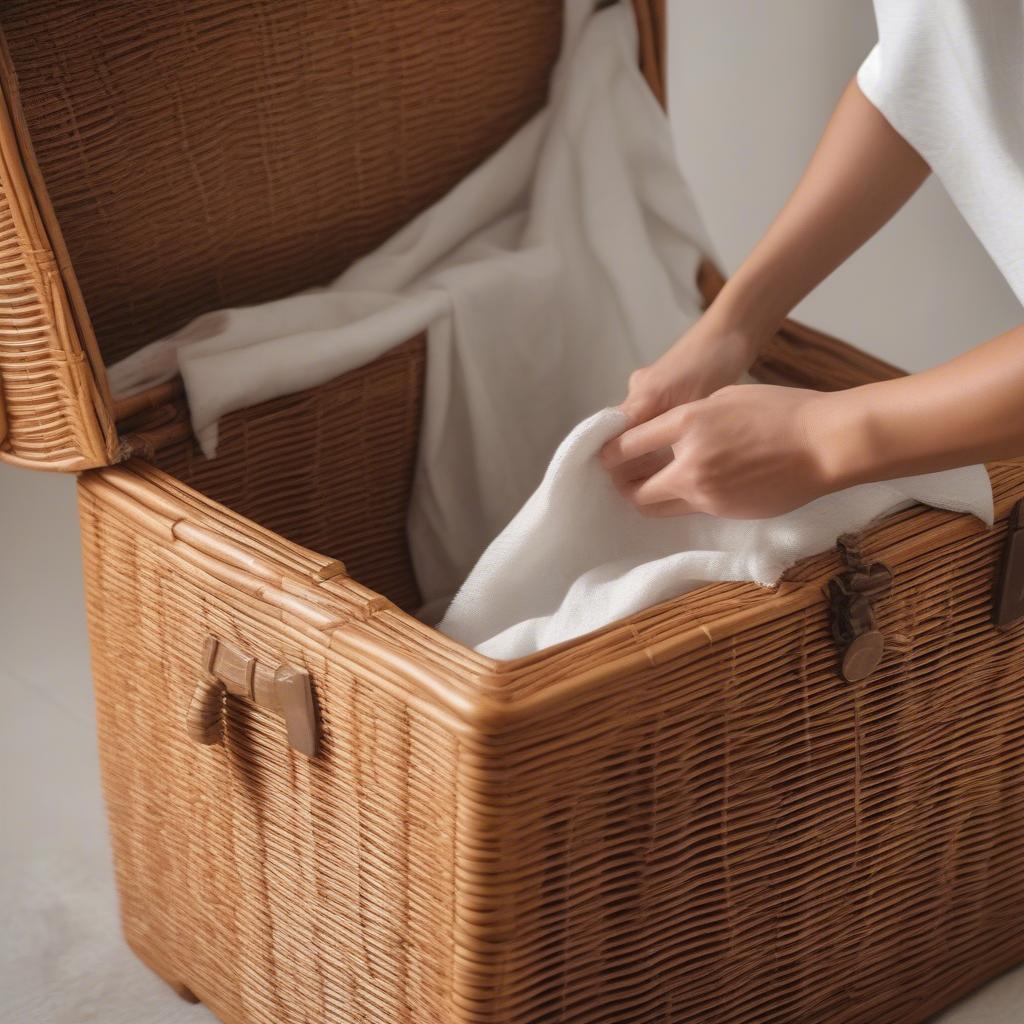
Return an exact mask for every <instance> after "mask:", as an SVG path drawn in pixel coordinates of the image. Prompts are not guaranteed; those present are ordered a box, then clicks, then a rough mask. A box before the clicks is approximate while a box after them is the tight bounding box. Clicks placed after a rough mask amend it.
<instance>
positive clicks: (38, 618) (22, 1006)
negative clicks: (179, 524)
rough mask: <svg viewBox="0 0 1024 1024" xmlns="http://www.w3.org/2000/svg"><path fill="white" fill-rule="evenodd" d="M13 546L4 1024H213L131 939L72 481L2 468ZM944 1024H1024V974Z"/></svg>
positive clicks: (3, 615) (3, 627)
mask: <svg viewBox="0 0 1024 1024" xmlns="http://www.w3.org/2000/svg"><path fill="white" fill-rule="evenodd" d="M0 538H2V539H0V651H2V652H3V653H2V659H0V694H2V696H3V715H2V717H0V779H2V780H3V782H2V783H0V822H2V823H3V824H2V831H0V921H2V922H3V924H2V926H0V1024H87V1022H88V1024H92V1022H95V1024H202V1022H209V1021H212V1019H213V1018H212V1017H211V1016H210V1015H209V1013H207V1011H205V1010H204V1009H203V1008H202V1007H195V1006H189V1005H188V1004H186V1003H184V1002H182V1001H180V1000H179V999H178V998H177V996H175V995H174V994H173V993H172V992H171V991H170V990H169V989H167V988H165V987H164V985H163V983H162V982H160V981H158V980H157V979H156V978H155V977H154V976H153V975H152V974H150V973H149V972H148V971H147V970H146V969H145V968H144V967H142V966H141V965H140V964H138V963H137V962H136V961H135V959H134V958H133V956H132V954H131V953H130V952H129V951H128V950H127V949H126V948H125V946H124V944H123V943H122V941H121V939H120V936H119V933H118V925H117V912H116V897H115V893H114V888H113V881H112V878H111V869H110V864H109V859H108V854H107V841H106V831H105V826H104V818H103V808H102V801H101V798H100V792H99V778H98V773H97V768H96V745H95V739H94V735H93V722H92V700H91V692H90V684H89V670H88V651H87V641H86V635H85V624H84V620H83V611H82V592H81V586H82V582H81V570H80V566H79V555H78V536H77V520H76V512H75V507H74V487H73V482H72V481H71V480H68V479H65V478H58V477H51V476H47V475H45V474H30V473H27V472H22V471H15V470H11V469H10V468H8V467H0ZM940 1021H941V1024H1021V1022H1022V1021H1024V969H1021V970H1018V971H1015V972H1013V973H1011V974H1008V975H1006V976H1005V977H1003V978H1002V979H1000V980H999V981H998V982H996V983H995V984H993V985H990V986H989V987H988V988H987V989H985V990H983V991H981V992H979V993H978V994H976V995H975V996H974V997H973V998H971V999H969V1000H968V1001H966V1002H965V1003H963V1004H961V1005H960V1006H958V1007H956V1008H955V1009H953V1010H952V1011H950V1012H948V1013H947V1014H945V1015H943V1016H942V1017H941V1018H940ZM324 1024H327V1022H324Z"/></svg>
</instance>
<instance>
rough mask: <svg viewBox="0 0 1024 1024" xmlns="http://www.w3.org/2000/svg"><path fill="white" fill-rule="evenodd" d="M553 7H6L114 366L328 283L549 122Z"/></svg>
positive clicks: (30, 118)
mask: <svg viewBox="0 0 1024 1024" xmlns="http://www.w3.org/2000/svg"><path fill="white" fill-rule="evenodd" d="M561 5H562V0H531V2H530V3H527V4H509V3H507V2H505V0H447V2H445V3H443V4H417V5H411V4H409V3H408V2H407V0H347V2H345V3H339V2H337V0H289V2H281V0H245V2H239V0H204V2H203V3H201V4H186V5H183V4H181V3H180V2H178V0H150V2H146V3H141V2H139V0H101V2H81V0H71V2H69V3H61V4H52V3H38V2H37V0H7V2H6V3H5V4H4V5H3V15H2V24H3V29H4V34H5V36H6V40H7V46H8V48H9V50H10V53H11V58H12V61H13V65H14V68H15V71H16V73H17V76H18V81H19V83H20V90H21V103H22V107H23V111H24V117H25V120H26V123H27V125H28V128H29V131H30V133H31V137H32V141H33V144H34V148H35V154H36V158H37V159H38V161H39V165H40V167H41V169H42V174H43V177H44V179H45V181H46V185H47V189H48V192H49V195H50V198H51V200H52V202H53V206H54V209H55V211H56V215H57V220H58V221H59V224H60V228H61V230H62V232H63V235H64V239H65V241H66V243H67V247H68V250H69V252H70V255H71V260H72V263H73V265H74V268H75V271H76V273H77V275H78V279H79V282H80V283H81V286H82V291H83V293H84V296H85V301H86V304H87V306H88V309H89V313H90V316H91V318H92V322H93V326H94V328H95V332H96V336H97V338H98V339H99V341H100V346H101V349H102V352H103V355H104V359H105V361H106V362H107V363H110V362H113V361H114V360H116V359H119V358H120V357H122V356H124V355H127V354H128V353H129V352H131V351H133V350H134V349H136V348H138V347H139V346H140V345H142V344H145V343H146V342H148V341H151V340H153V339H154V338H157V337H160V336H161V335H163V334H166V333H168V332H169V331H171V330H174V329H175V328H177V327H179V326H181V325H182V324H184V323H185V322H187V321H188V320H191V319H192V318H193V317H194V316H196V315H198V314H199V313H203V312H206V311H208V310H211V309H219V308H222V307H224V306H231V305H238V304H245V303H251V302H262V301H265V300H267V299H272V298H277V297H280V296H284V295H290V294H292V293H294V292H296V291H299V290H300V289H302V288H306V287H308V286H310V285H313V284H321V283H324V282H326V281H327V280H329V279H330V278H331V277H333V276H334V275H335V274H337V273H339V272H340V271H341V270H343V269H344V268H345V267H346V266H347V265H348V264H349V263H350V262H351V261H352V260H353V259H355V258H356V257H358V256H361V255H363V254H364V253H366V252H368V251H369V250H371V249H373V248H375V247H376V246H377V245H378V244H380V243H381V242H383V241H384V240H385V239H386V238H387V237H388V236H389V235H391V234H392V233H393V232H394V231H395V230H396V229H397V228H399V227H400V226H401V225H403V224H405V223H406V222H407V221H409V220H410V219H411V218H412V217H413V216H414V215H415V214H416V213H418V212H419V211H420V210H422V209H424V208H425V207H426V206H428V205H429V204H430V203H431V202H433V201H434V200H436V199H438V198H439V197H440V196H441V195H442V194H443V193H444V192H446V191H447V190H448V189H449V188H451V187H452V186H453V185H454V184H455V183H456V182H457V181H459V179H460V178H462V177H464V176H465V175H466V174H467V173H468V172H469V171H470V170H471V169H472V168H473V167H475V166H476V165H477V164H478V163H480V161H481V160H482V159H483V158H484V157H485V156H487V155H488V154H489V153H490V152H492V151H493V150H494V149H496V148H497V147H498V146H499V145H500V144H501V143H502V142H504V141H505V140H506V139H507V138H508V137H509V136H510V135H511V134H512V132H513V131H514V130H515V129H516V128H517V127H518V126H519V125H520V124H522V123H523V122H524V121H525V120H526V118H527V117H528V116H529V115H530V114H532V113H534V112H535V111H536V110H537V109H539V108H540V107H541V105H542V104H543V103H544V100H545V97H546V93H547V85H548V77H549V73H550V69H551V66H552V64H553V62H554V59H555V57H556V56H557V52H558V45H559V37H560V32H559V26H560V24H561Z"/></svg>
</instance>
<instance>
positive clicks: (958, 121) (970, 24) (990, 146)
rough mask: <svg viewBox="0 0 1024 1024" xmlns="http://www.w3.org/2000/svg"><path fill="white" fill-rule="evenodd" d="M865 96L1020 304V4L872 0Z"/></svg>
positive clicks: (1023, 265)
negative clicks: (874, 32)
mask: <svg viewBox="0 0 1024 1024" xmlns="http://www.w3.org/2000/svg"><path fill="white" fill-rule="evenodd" d="M875 16H876V20H877V22H878V38H879V41H878V45H877V46H875V48H874V49H873V50H872V51H871V53H870V54H869V55H868V57H867V60H865V61H864V63H863V65H862V66H861V68H860V71H859V72H858V75H857V81H858V84H859V85H860V88H861V91H862V92H863V93H864V94H865V96H867V98H868V99H869V100H870V101H871V102H872V103H873V104H874V105H875V106H876V107H877V108H878V109H879V110H880V111H881V112H882V114H883V115H884V116H885V117H886V119H887V120H888V121H889V122H890V123H891V124H892V126H893V127H894V128H895V129H896V130H897V131H898V132H899V133H900V134H901V135H902V136H903V137H904V138H905V139H906V140H907V141H908V142H909V143H910V144H911V145H912V146H913V147H914V148H915V149H916V150H917V151H918V152H919V153H920V154H921V156H922V157H924V159H925V160H926V161H927V162H928V164H929V165H930V166H931V168H932V170H933V171H934V172H935V175H936V176H937V177H938V178H939V180H940V181H941V182H942V184H943V185H944V186H945V188H946V191H947V192H948V193H949V195H950V197H951V198H952V200H953V202H954V203H955V204H956V206H957V208H958V209H959V210H960V212H961V213H962V214H963V216H964V219H965V220H966V221H967V223H968V224H970V226H971V228H972V229H973V230H974V232H975V234H977V236H978V238H979V239H980V240H981V243H982V245H984V246H985V248H986V249H987V250H988V252H989V255H991V257H992V259H993V260H994V261H995V263H996V265H997V266H998V267H999V269H1000V270H1001V271H1002V273H1003V275H1004V276H1005V277H1006V280H1007V281H1008V282H1009V284H1010V287H1011V288H1013V290H1014V292H1015V293H1016V295H1017V298H1018V299H1020V300H1021V302H1024V2H1022V0H875Z"/></svg>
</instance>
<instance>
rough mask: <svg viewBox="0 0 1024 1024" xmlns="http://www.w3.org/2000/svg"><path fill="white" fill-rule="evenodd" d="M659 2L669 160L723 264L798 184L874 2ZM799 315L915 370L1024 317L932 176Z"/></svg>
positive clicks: (863, 44)
mask: <svg viewBox="0 0 1024 1024" xmlns="http://www.w3.org/2000/svg"><path fill="white" fill-rule="evenodd" d="M667 2H668V8H669V86H670V94H669V106H670V111H671V114H672V120H673V124H674V126H675V130H676V135H677V138H678V144H679V154H680V159H681V161H682V164H683V168H684V170H685V172H686V175H687V178H688V179H689V181H690V183H691V184H692V186H693V188H694V191H695V192H696V195H697V200H698V204H699V206H700V208H701V210H702V211H703V213H704V218H705V223H706V225H707V227H708V231H709V233H710V235H711V238H712V241H713V243H714V244H715V246H716V248H717V250H718V255H719V257H720V260H721V262H722V264H723V265H724V269H726V270H727V271H731V270H734V269H735V268H736V266H737V265H738V264H739V263H740V262H741V261H742V259H743V257H744V256H745V255H746V253H747V252H748V251H749V249H750V248H751V246H752V245H753V244H754V243H755V242H756V241H757V239H758V237H759V236H760V234H761V232H762V231H763V230H764V229H765V228H766V227H767V226H768V224H769V222H770V221H771V219H772V218H773V217H774V215H775V214H776V213H777V212H778V210H779V208H780V207H781V205H782V203H783V202H784V201H785V199H786V197H787V196H788V194H789V192H790V191H791V189H792V188H793V186H794V185H795V184H796V182H797V179H798V178H799V176H800V173H801V171H802V169H803V167H804V166H805V164H806V162H807V160H808V158H809V157H810V155H811V152H812V151H813V149H814V146H815V144H816V143H817V140H818V137H819V136H820V134H821V131H822V129H823V127H824V125H825V122H826V121H827V120H828V117H829V114H830V112H831V110H832V107H833V105H834V104H835V102H836V100H837V99H838V97H839V94H840V93H841V92H842V90H843V88H844V86H845V85H846V83H847V82H848V81H849V79H850V78H851V77H852V76H853V75H854V73H855V72H856V70H857V67H858V66H859V64H860V62H861V60H862V59H863V58H864V56H866V54H867V52H868V50H869V49H870V48H871V46H872V44H873V42H874V40H875V24H874V16H873V13H872V9H871V3H870V0H770V2H764V0H714V2H713V3H709V2H708V0H667ZM797 315H798V316H799V317H801V318H802V319H804V320H806V321H807V322H808V323H810V324H812V325H814V326H816V327H820V328H822V329H824V330H828V331H830V332H832V333H833V334H837V335H839V336H840V337H842V338H844V339H845V340H847V341H852V342H854V343H855V344H857V345H859V346H860V347H861V348H865V349H867V350H869V351H871V352H875V353H877V354H878V355H880V356H882V357H884V358H886V359H888V360H889V361H890V362H893V363H896V364H897V365H899V366H904V367H906V368H907V369H912V370H915V369H922V368H924V367H925V366H929V365H932V364H934V363H936V362H941V361H943V360H945V359H948V358H950V357H951V356H954V355H956V354H957V353H959V352H962V351H963V350H964V349H966V348H970V347H971V346H972V345H974V344H977V342H979V341H981V340H983V339H984V338H987V337H990V336H991V335H993V334H996V333H998V332H1000V331H1003V330H1006V329H1007V328H1009V327H1012V326H1014V325H1016V324H1018V323H1020V322H1022V321H1024V311H1022V309H1021V307H1020V304H1019V303H1018V302H1017V300H1016V299H1015V298H1014V296H1013V294H1012V292H1011V291H1010V289H1009V287H1008V286H1007V285H1006V283H1005V282H1004V281H1003V279H1002V277H1001V276H1000V274H999V272H998V270H996V268H995V267H994V266H993V264H992V263H991V262H990V260H989V259H988V256H987V255H986V254H985V251H984V250H983V249H982V248H981V246H980V245H979V244H978V242H977V241H976V240H975V238H974V236H973V234H972V233H971V231H970V229H969V228H968V227H967V226H966V224H964V222H963V221H962V220H961V218H960V216H959V214H958V213H957V212H956V210H955V208H954V207H953V206H952V204H951V203H950V202H949V200H948V198H947V197H946V194H945V192H944V191H943V190H942V188H941V186H940V185H939V184H938V183H937V182H936V181H933V180H932V181H929V182H928V183H927V184H926V185H925V186H924V188H923V189H922V190H921V192H919V193H918V195H916V196H915V197H914V198H913V199H912V200H911V201H910V203H908V204H907V206H906V207H904V209H903V210H902V211H901V212H900V213H899V214H898V215H897V217H896V218H895V219H894V220H893V221H892V222H891V223H890V224H889V225H888V226H887V227H886V228H885V229H884V230H883V231H882V232H881V233H880V234H879V235H877V236H876V237H875V238H874V239H873V240H872V241H871V242H869V243H868V244H867V245H866V246H865V247H864V248H863V249H862V250H861V251H860V252H859V253H858V254H857V255H856V256H854V257H853V259H851V260H850V261H849V262H848V263H846V264H845V265H844V266H843V267H841V268H840V269H839V270H838V271H836V272H835V274H833V275H832V277H831V278H830V279H829V280H827V281H826V282H825V283H824V284H823V285H822V286H821V287H820V288H819V289H818V290H817V291H816V292H815V293H814V294H813V295H812V296H810V297H809V298H808V299H807V300H806V301H805V302H804V303H803V304H802V305H801V306H800V307H799V309H798V310H797Z"/></svg>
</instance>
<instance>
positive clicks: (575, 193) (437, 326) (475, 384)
mask: <svg viewBox="0 0 1024 1024" xmlns="http://www.w3.org/2000/svg"><path fill="white" fill-rule="evenodd" d="M592 7H593V4H592V0H569V3H568V5H567V10H566V14H567V22H566V24H567V26H568V31H567V32H566V35H565V38H566V42H565V43H564V47H565V49H564V52H563V56H562V58H561V61H560V66H559V68H558V69H557V70H556V73H555V76H554V79H553V84H552V91H551V96H550V101H549V103H548V106H547V108H546V109H545V111H543V112H542V113H541V114H540V115H539V116H537V117H535V118H534V119H533V120H532V121H530V122H529V123H528V124H527V125H526V126H525V127H524V128H523V129H522V130H521V131H520V132H519V133H518V134H516V135H515V136H514V137H513V138H512V139H511V140H510V141H509V142H508V143H507V144H506V145H505V146H504V147H502V148H501V149H500V150H499V151H498V152H497V153H496V154H494V156H493V157H491V158H490V159H489V160H488V161H486V162H485V163H484V164H483V165H481V166H480V167H479V168H478V169H477V170H476V171H475V172H473V173H472V174H470V175H469V177H467V178H466V179H465V180H463V181H462V182H461V183H460V184H459V185H458V186H457V187H456V188H455V189H454V190H453V191H452V192H451V193H450V194H448V195H447V196H446V197H444V198H443V199H442V200H441V201H440V202H438V203H437V204H435V205H434V206H433V207H432V208H430V209H429V210H427V211H426V212H425V213H424V214H422V215H421V216H419V217H417V218H416V219H415V220H414V221H413V222H411V223H410V224H409V225H407V226H406V227H405V228H404V229H403V230H402V231H400V232H399V233H398V234H397V235H395V236H394V237H393V238H392V239H390V240H389V241H388V242H387V243H386V244H385V245H384V246H383V247H381V248H380V249H378V250H377V251H376V252H374V253H372V254H370V255H369V256H368V257H366V258H364V259H363V260H361V261H359V262H358V263H356V264H354V265H353V266H352V267H351V268H350V269H349V270H348V271H347V272H346V273H344V274H343V275H342V276H341V277H340V278H338V279H337V280H336V281H335V282H334V283H333V284H331V285H329V286H328V287H327V288H326V289H322V290H317V291H313V292H307V293H304V294H300V295H296V296H293V297H291V298H288V299H285V300H282V301H280V302H270V303H266V304H264V305H261V306H255V307H250V308H246V309H232V310H226V311H220V312H215V313H211V314H208V315H206V316H203V317H200V318H199V319H198V320H196V321H195V322H193V323H192V324H190V325H189V326H188V327H187V328H185V329H184V330H183V331H181V332H180V333H179V334H178V335H176V336H172V337H171V338H168V339H166V340H165V341H162V342H158V343H156V344H155V345H151V346H149V347H148V348H147V349H146V350H143V351H141V352H139V353H137V354H136V355H134V356H131V357H129V358H128V359H126V360H124V361H123V362H122V363H120V364H119V365H118V366H116V367H113V368H112V369H111V374H110V377H111V383H112V385H113V387H114V389H115V391H116V392H118V393H121V394H124V393H128V392H130V391H133V390H137V389H138V388H141V387H146V386H149V385H151V384H153V383H155V382H157V381H160V380H163V379H168V378H169V377H171V376H173V375H174V373H175V372H177V370H178V368H179V367H180V371H181V374H182V376H183V378H184V381H185V387H186V389H187V392H188V398H189V405H190V408H191V411H192V418H193V425H194V428H195V432H196V435H197V436H198V438H199V439H200V442H201V444H202V446H203V449H204V451H206V453H207V454H209V455H212V454H213V453H214V451H215V449H216V444H217V433H216V430H217V420H218V418H219V417H221V416H223V415H224V414H225V413H227V412H229V411H231V410H233V409H239V408H243V407H246V406H249V405H252V404H254V403H256V402H259V401H262V400H265V399H269V398H272V397H274V396H277V395H280V394H287V393H290V392H295V391H299V390H302V389H304V388H307V387H311V386H313V385H316V384H321V383H323V382H325V381H327V380H330V379H331V378H333V377H335V376H337V375H338V374H340V373H343V372H345V371H347V370H350V369H352V368H354V367H356V366H359V365H361V364H363V363H366V362H368V361H369V360H371V359H373V358H375V357H376V356H378V355H380V354H381V353H382V352H384V351H385V350H386V349H388V348H390V347H392V346H393V345H395V344H397V343H399V342H402V341H405V340H406V339H407V338H409V337H411V336H413V335H415V334H416V333H418V332H419V331H421V330H422V329H423V328H424V327H428V328H429V330H428V359H427V380H426V402H425V406H426V410H425V414H424V421H423V425H422V430H421V436H420V450H419V458H418V469H417V477H416V480H415V483H414V490H413V496H412V502H411V510H410V518H409V537H410V546H411V550H412V554H413V561H414V565H415V569H416V573H417V576H418V579H419V581H420V589H421V592H422V593H423V596H424V599H425V600H426V601H427V602H428V603H430V602H432V603H433V606H434V607H435V608H436V609H437V610H440V608H441V607H443V602H444V601H445V600H447V599H448V598H450V597H451V595H452V594H453V593H454V592H455V590H456V589H457V587H458V585H459V584H460V583H461V582H462V580H463V579H465V577H466V575H467V573H468V572H469V570H470V569H471V568H472V566H473V563H474V562H475V561H476V559H477V558H478V557H479V555H480V554H481V552H482V551H483V549H484V548H485V547H486V545H487V543H488V542H489V541H490V540H491V539H493V538H494V536H495V535H496V534H497V533H498V531H499V530H500V529H501V528H502V527H503V526H505V524H506V523H507V522H508V521H509V520H510V519H511V518H512V516H513V515H514V514H515V512H516V511H517V510H518V509H519V507H520V506H521V505H522V503H523V502H524V501H525V500H526V499H527V498H528V497H529V495H530V493H531V492H532V491H533V490H534V488H535V487H536V486H537V484H538V483H539V481H540V479H541V477H542V475H543V473H544V467H545V465H546V464H547V462H548V460H549V459H550V457H551V455H552V454H553V453H554V450H555V448H556V447H557V445H558V443H559V441H561V439H562V438H563V437H565V435H566V434H567V433H568V431H569V430H570V429H571V428H572V427H573V425H574V424H576V423H577V422H579V420H581V419H582V418H583V417H584V416H587V415H589V414H590V413H593V412H594V411H596V410H598V409H600V408H601V407H602V406H605V405H608V404H609V403H611V402H614V401H616V400H618V399H619V398H621V397H622V391H623V388H624V386H625V382H626V379H627V377H628V375H629V373H630V372H631V371H632V370H633V369H635V368H636V367H637V366H639V365H642V364H644V363H647V362H650V361H651V360H653V359H654V358H656V357H657V356H658V355H659V354H660V353H661V352H662V351H664V349H665V348H666V347H667V346H668V345H669V344H670V343H671V342H672V341H673V340H674V339H675V338H676V337H677V336H678V335H679V333H680V332H681V331H682V330H683V329H684V328H685V327H686V326H687V325H688V324H689V323H691V322H692V321H693V320H694V319H695V318H696V317H697V315H698V314H699V311H700V306H701V301H700V296H699V294H698V293H697V289H696V284H695V277H696V271H697V267H698V264H699V261H700V259H701V253H702V251H704V252H706V251H707V250H708V245H707V242H706V240H705V237H704V232H703V230H702V228H701V224H700V219H699V217H698V215H697V213H696V209H695V206H694V203H693V200H692V197H691V195H690V193H689V190H688V188H687V186H686V184H685V183H684V181H683V178H682V176H681V174H680V173H679V169H678V166H677V164H676V159H675V153H674V150H673V143H672V136H671V132H670V130H669V125H668V122H667V120H666V118H665V115H664V112H663V111H662V109H661V107H660V106H659V105H658V103H657V101H656V100H655V99H654V97H653V95H652V94H651V91H650V89H649V88H648V87H647V84H646V82H645V81H644V79H643V77H642V75H641V74H640V72H639V70H638V68H637V59H636V55H637V35H636V26H635V22H634V19H633V13H632V9H631V6H630V5H628V4H619V5H616V6H614V7H611V8H608V9H607V10H604V11H601V12H600V13H598V14H595V15H594V16H593V17H589V18H587V17H585V15H587V14H588V13H589V11H590V10H591V9H592Z"/></svg>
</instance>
